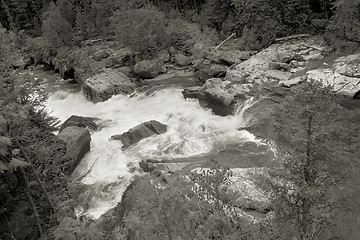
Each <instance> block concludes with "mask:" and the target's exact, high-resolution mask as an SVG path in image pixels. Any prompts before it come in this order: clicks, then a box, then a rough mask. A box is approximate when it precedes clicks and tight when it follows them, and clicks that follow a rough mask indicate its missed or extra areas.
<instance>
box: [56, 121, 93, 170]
mask: <svg viewBox="0 0 360 240" xmlns="http://www.w3.org/2000/svg"><path fill="white" fill-rule="evenodd" d="M57 137H58V138H59V139H61V140H62V141H64V142H65V143H66V155H67V156H68V157H69V158H70V159H71V164H70V173H71V172H72V171H73V170H74V169H75V168H76V166H77V165H78V164H79V162H80V160H81V159H82V158H83V156H84V155H85V154H86V153H87V152H88V151H90V141H91V137H90V132H89V130H87V129H85V128H82V127H77V126H69V127H66V128H64V129H63V130H62V131H61V132H59V134H58V135H57Z"/></svg>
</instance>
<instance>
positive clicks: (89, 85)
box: [82, 70, 136, 102]
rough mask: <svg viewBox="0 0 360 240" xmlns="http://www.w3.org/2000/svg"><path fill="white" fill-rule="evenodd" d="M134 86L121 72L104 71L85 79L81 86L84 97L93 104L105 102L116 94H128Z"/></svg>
mask: <svg viewBox="0 0 360 240" xmlns="http://www.w3.org/2000/svg"><path fill="white" fill-rule="evenodd" d="M135 88H136V84H135V83H133V82H132V81H131V79H130V78H129V77H128V76H126V75H125V74H124V73H123V72H121V71H115V70H105V71H104V72H101V73H98V74H96V75H94V76H92V77H90V78H87V79H86V80H85V81H84V83H83V86H82V90H83V92H84V94H85V95H86V97H87V98H88V99H89V100H91V101H93V102H101V101H106V100H107V99H109V98H111V97H112V96H113V95H116V94H130V93H132V92H133V91H134V89H135Z"/></svg>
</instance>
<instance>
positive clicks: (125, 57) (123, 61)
mask: <svg viewBox="0 0 360 240" xmlns="http://www.w3.org/2000/svg"><path fill="white" fill-rule="evenodd" d="M134 55H135V53H134V51H132V50H130V49H129V48H121V49H118V50H116V51H113V52H112V53H111V54H110V55H109V56H108V57H107V59H106V62H105V66H106V67H108V68H117V67H122V66H124V65H131V63H132V61H133V59H134Z"/></svg>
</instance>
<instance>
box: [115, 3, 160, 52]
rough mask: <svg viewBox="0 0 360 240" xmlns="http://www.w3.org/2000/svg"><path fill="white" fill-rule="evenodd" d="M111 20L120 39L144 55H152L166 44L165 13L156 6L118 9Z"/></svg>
mask: <svg viewBox="0 0 360 240" xmlns="http://www.w3.org/2000/svg"><path fill="white" fill-rule="evenodd" d="M110 21H111V25H112V27H113V29H114V32H115V35H116V37H117V38H118V40H119V41H121V42H122V43H123V44H124V45H126V46H129V47H130V48H132V49H134V50H135V51H138V52H139V53H140V54H142V55H149V54H150V55H151V54H152V53H154V52H156V51H158V50H160V49H163V48H164V46H165V45H166V41H165V38H164V31H165V28H166V18H165V14H164V13H162V12H160V11H159V10H157V9H156V8H155V7H149V8H140V9H126V10H123V11H121V10H118V11H116V12H115V13H114V16H113V17H112V18H111V19H110Z"/></svg>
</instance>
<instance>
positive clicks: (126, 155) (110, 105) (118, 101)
mask: <svg viewBox="0 0 360 240" xmlns="http://www.w3.org/2000/svg"><path fill="white" fill-rule="evenodd" d="M46 107H47V108H48V109H49V110H50V111H51V112H52V115H54V116H57V117H58V118H59V119H60V120H61V121H62V122H63V121H65V120H66V119H67V118H68V117H70V116H71V115H80V116H85V117H96V118H98V119H99V122H98V123H99V124H100V125H101V126H103V127H102V128H101V130H100V131H96V132H92V133H91V138H92V140H91V150H90V152H89V153H87V154H86V156H85V157H84V158H83V160H82V161H81V163H80V165H79V166H78V167H77V169H76V170H75V171H74V174H73V175H74V177H75V178H81V181H82V183H84V184H86V185H87V186H88V188H87V192H86V193H84V195H86V201H84V202H81V201H80V200H79V206H78V208H77V211H78V214H86V215H87V216H90V217H92V218H94V219H96V218H98V217H100V215H101V214H103V213H105V212H106V211H107V210H108V209H110V208H112V207H114V206H116V204H117V203H118V202H120V201H121V197H122V194H123V192H124V190H125V189H126V187H127V186H128V184H129V183H130V181H131V179H132V178H133V176H134V175H137V174H142V171H141V170H140V169H139V167H138V162H139V161H140V160H142V159H158V160H161V159H171V158H179V157H188V156H194V155H198V154H206V153H209V152H210V151H212V150H214V148H216V147H217V146H220V145H222V146H223V145H227V144H237V143H239V144H241V143H243V142H247V141H256V139H255V137H254V136H253V135H251V134H250V133H249V132H247V131H244V130H243V131H239V130H238V128H240V127H243V126H244V125H245V123H244V122H243V120H242V116H241V115H242V112H243V111H239V114H238V115H236V116H227V117H221V116H217V115H214V114H213V113H212V112H211V111H210V110H206V109H204V108H202V107H201V106H200V105H199V103H198V101H197V100H193V99H186V100H185V99H184V98H183V96H182V93H181V89H177V88H169V89H163V90H158V91H156V92H153V93H151V94H149V95H147V94H144V93H136V94H133V95H132V96H122V95H117V96H113V97H112V98H111V99H109V100H107V101H105V102H100V103H97V104H94V103H92V102H90V101H88V100H87V99H86V98H85V97H84V95H83V94H82V93H81V92H80V91H79V90H73V89H72V90H71V89H57V90H56V91H54V92H53V93H51V94H50V97H49V99H48V102H47V105H46ZM149 120H157V121H159V122H161V123H163V124H166V125H167V126H168V130H167V132H166V133H164V134H161V135H156V136H152V137H149V138H146V139H143V140H141V141H140V142H139V143H137V144H136V145H134V146H132V147H130V148H129V149H127V150H126V151H122V150H121V146H122V143H121V141H115V140H110V137H111V136H112V135H115V134H121V133H123V132H126V131H127V130H129V129H130V128H132V127H134V126H136V125H138V124H140V123H142V122H145V121H149Z"/></svg>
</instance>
